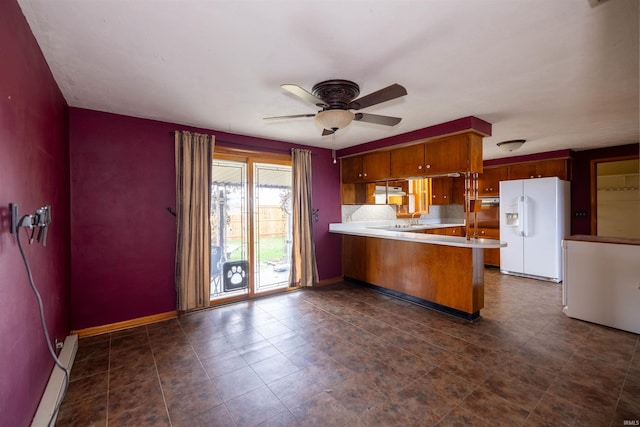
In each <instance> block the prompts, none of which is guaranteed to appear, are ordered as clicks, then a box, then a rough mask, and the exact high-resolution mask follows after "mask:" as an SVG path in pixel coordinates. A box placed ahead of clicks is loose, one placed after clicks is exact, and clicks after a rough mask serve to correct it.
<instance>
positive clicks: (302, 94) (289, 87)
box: [280, 84, 327, 107]
mask: <svg viewBox="0 0 640 427" xmlns="http://www.w3.org/2000/svg"><path fill="white" fill-rule="evenodd" d="M280 87H281V88H282V89H284V90H286V91H288V92H291V93H292V94H294V95H295V96H297V97H298V98H302V99H303V100H305V101H307V102H310V103H312V104H313V105H316V106H318V107H326V106H327V104H325V102H324V101H323V100H322V99H320V98H317V97H316V96H314V95H313V94H311V92H308V91H307V90H305V89H303V88H301V87H300V86H298V85H293V84H284V85H280Z"/></svg>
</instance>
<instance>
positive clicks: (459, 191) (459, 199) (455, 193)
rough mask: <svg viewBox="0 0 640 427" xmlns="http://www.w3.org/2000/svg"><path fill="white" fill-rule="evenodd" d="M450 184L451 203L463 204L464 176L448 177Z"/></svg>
mask: <svg viewBox="0 0 640 427" xmlns="http://www.w3.org/2000/svg"><path fill="white" fill-rule="evenodd" d="M449 180H450V186H451V202H450V203H451V204H454V205H464V198H465V195H466V189H465V182H464V176H459V177H457V178H449Z"/></svg>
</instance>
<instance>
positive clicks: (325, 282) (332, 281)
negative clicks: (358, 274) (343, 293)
mask: <svg viewBox="0 0 640 427" xmlns="http://www.w3.org/2000/svg"><path fill="white" fill-rule="evenodd" d="M340 282H344V279H343V278H342V277H332V278H330V279H324V280H320V281H319V282H318V283H314V284H313V285H314V286H325V285H333V284H336V283H340Z"/></svg>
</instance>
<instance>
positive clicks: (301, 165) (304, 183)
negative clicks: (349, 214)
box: [289, 148, 318, 286]
mask: <svg viewBox="0 0 640 427" xmlns="http://www.w3.org/2000/svg"><path fill="white" fill-rule="evenodd" d="M291 156H292V167H291V169H292V173H293V183H292V187H293V188H292V201H293V243H292V248H291V269H290V275H289V283H291V284H292V285H295V286H313V284H314V283H318V266H317V265H316V248H315V245H314V243H313V223H312V207H311V151H309V150H300V149H295V148H294V149H293V150H291Z"/></svg>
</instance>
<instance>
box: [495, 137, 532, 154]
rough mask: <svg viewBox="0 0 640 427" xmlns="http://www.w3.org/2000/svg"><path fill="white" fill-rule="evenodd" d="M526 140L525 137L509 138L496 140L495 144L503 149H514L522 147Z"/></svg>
mask: <svg viewBox="0 0 640 427" xmlns="http://www.w3.org/2000/svg"><path fill="white" fill-rule="evenodd" d="M526 141H527V140H526V139H511V140H509V141H502V142H498V143H497V144H496V145H497V146H498V147H500V148H501V149H503V150H504V151H515V150H517V149H518V148H520V147H522V144H524V143H525V142H526Z"/></svg>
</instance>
